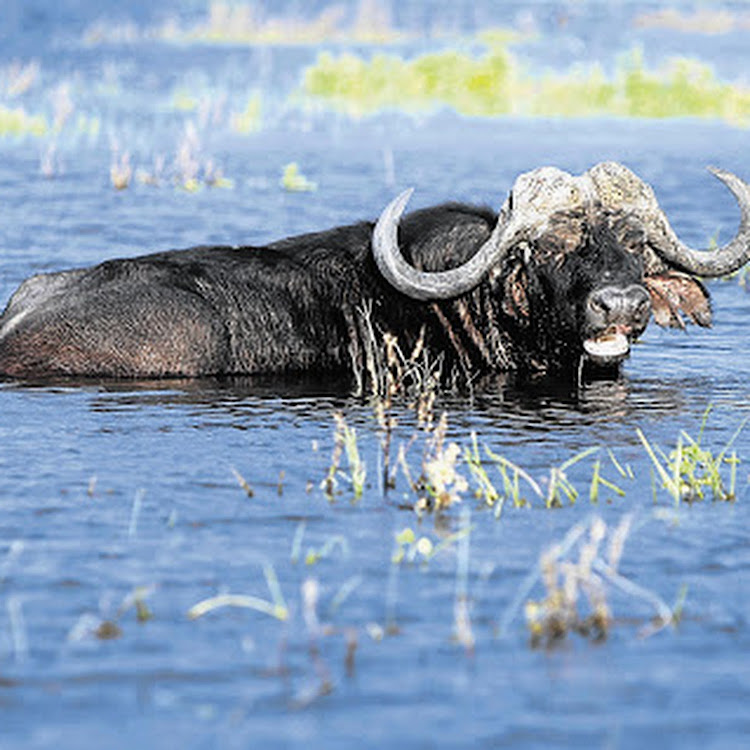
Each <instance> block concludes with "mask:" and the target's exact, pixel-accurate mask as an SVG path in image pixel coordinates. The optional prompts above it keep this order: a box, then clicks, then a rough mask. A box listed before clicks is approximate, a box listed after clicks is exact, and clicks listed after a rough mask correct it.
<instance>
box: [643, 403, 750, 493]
mask: <svg viewBox="0 0 750 750" xmlns="http://www.w3.org/2000/svg"><path fill="white" fill-rule="evenodd" d="M710 412H711V407H710V406H709V407H708V408H707V409H706V411H705V413H704V415H703V420H702V422H701V427H700V432H699V433H698V437H697V439H694V438H693V437H691V436H690V435H689V434H688V433H687V432H685V430H681V431H680V434H679V435H678V437H677V445H676V446H675V448H674V449H673V450H672V451H670V452H669V453H668V454H666V453H664V451H662V450H661V449H660V448H659V447H658V446H655V445H652V443H651V442H649V440H648V439H647V438H646V436H645V435H644V433H643V431H642V430H641V429H640V428H638V429H637V430H636V433H637V434H638V438H639V440H640V441H641V443H642V444H643V447H644V448H645V449H646V452H647V453H648V456H649V458H650V459H651V462H652V464H653V466H654V469H655V471H656V474H657V476H658V478H659V480H660V481H661V486H662V487H663V488H664V489H666V490H667V492H668V493H669V494H670V495H671V497H672V499H673V500H674V502H675V503H679V502H681V501H686V502H695V501H698V500H704V499H705V498H706V496H707V494H710V496H711V497H712V498H713V499H714V500H728V501H732V500H735V499H736V485H737V465H738V464H739V458H738V457H737V453H736V451H732V453H731V454H729V450H730V448H731V447H732V445H733V444H734V442H735V440H736V439H737V438H738V437H739V435H740V433H741V432H742V430H743V429H744V427H745V425H746V424H747V422H748V420H750V417H747V418H745V419H744V420H743V421H742V422H741V423H740V425H739V427H738V428H737V429H736V430H735V432H734V433H733V435H732V436H731V437H730V438H729V440H728V441H727V443H726V444H725V445H724V447H723V448H722V449H721V451H719V453H718V454H716V455H714V453H713V452H712V451H711V450H709V449H708V448H705V447H704V446H703V445H702V444H701V443H702V439H703V432H704V430H705V427H706V421H707V420H708V415H709V414H710ZM728 454H729V455H728ZM726 466H728V467H729V479H728V480H726V479H725V478H724V477H723V476H722V469H723V468H724V467H726Z"/></svg>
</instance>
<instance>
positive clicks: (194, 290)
mask: <svg viewBox="0 0 750 750" xmlns="http://www.w3.org/2000/svg"><path fill="white" fill-rule="evenodd" d="M719 176H720V177H721V179H722V180H724V181H725V182H726V183H727V185H728V186H729V187H730V189H731V190H732V192H733V193H734V194H735V196H736V197H737V199H738V202H739V203H740V206H741V209H742V212H743V220H742V225H741V227H740V231H739V233H738V235H737V237H736V238H735V239H734V240H733V241H732V243H730V244H729V245H728V246H727V247H725V248H721V249H720V250H718V251H716V252H715V253H714V254H713V256H711V257H713V258H714V265H713V266H711V265H710V263H709V266H706V265H705V264H706V262H707V261H706V260H705V259H706V258H708V257H709V254H708V253H697V254H695V253H694V251H692V250H690V249H689V248H685V247H684V246H682V245H681V244H680V245H675V244H674V243H675V242H679V241H677V240H676V238H674V236H673V233H671V230H670V229H669V226H668V224H667V223H666V219H665V218H662V217H663V214H660V213H659V212H658V206H657V207H656V208H654V206H656V203H655V198H653V193H652V192H650V188H648V186H646V185H645V184H644V183H642V182H641V181H640V180H638V178H637V177H635V175H633V174H632V173H631V172H629V171H628V170H627V169H626V168H625V167H622V166H621V165H617V164H613V163H606V164H603V165H597V167H594V168H593V169H592V170H589V172H587V173H586V174H585V175H583V176H581V177H571V176H570V175H567V174H566V173H564V172H560V171H559V170H554V169H552V168H542V169H540V170H535V171H534V172H531V173H528V174H526V175H522V176H521V177H519V179H518V180H517V181H516V184H515V186H514V188H513V191H512V192H511V195H510V197H509V199H508V201H506V203H505V205H504V206H503V208H502V210H501V211H500V212H499V214H496V213H494V212H492V211H490V210H487V209H483V208H477V207H472V206H466V205H461V204H445V205H442V206H437V207H434V208H430V209H424V210H421V211H416V212H414V213H411V214H409V215H407V216H406V217H405V218H404V220H403V221H401V219H400V217H401V212H402V211H403V208H404V205H405V202H406V198H407V197H408V195H402V196H400V197H399V199H397V200H396V201H394V202H393V204H391V206H389V207H388V208H387V209H386V211H385V212H384V213H383V215H382V216H381V218H380V220H379V222H378V223H377V225H375V224H372V223H369V222H361V223H358V224H354V225H351V226H346V227H339V228H335V229H331V230H328V231H324V232H319V233H315V234H308V235H303V236H300V237H294V238H289V239H286V240H281V241H279V242H276V243H272V244H271V245H268V246H265V247H236V248H235V247H196V248H191V249H188V250H177V251H169V252H163V253H157V254H153V255H146V256H141V257H138V258H132V259H121V260H111V261H106V262H104V263H102V264H100V265H97V266H94V267H92V268H88V269H80V270H72V271H63V272H60V273H55V274H44V275H40V276H36V277H33V278H31V279H29V280H27V281H26V282H24V283H23V284H22V285H21V287H19V289H18V291H17V292H16V293H15V294H14V295H13V297H12V298H11V300H10V302H9V303H8V306H7V308H6V310H5V312H4V313H3V315H2V317H0V374H2V375H5V376H11V377H45V376H50V375H76V376H96V377H167V376H170V377H174V376H177V377H194V376H201V375H232V374H252V373H275V372H279V373H280V372H301V371H309V370H316V371H325V370H327V371H332V370H335V371H349V372H353V373H354V374H355V375H356V376H357V377H361V374H362V373H363V372H364V371H365V369H366V361H365V360H366V358H367V353H368V351H370V349H371V347H372V344H373V337H375V338H377V337H379V335H380V334H381V333H385V332H389V333H391V334H393V335H395V336H396V337H397V338H398V340H399V343H400V345H401V347H402V349H404V350H405V351H410V350H411V348H412V347H413V346H414V345H415V344H416V342H417V341H420V342H423V344H424V345H425V346H426V347H427V348H428V349H429V350H430V351H431V352H433V353H434V354H439V355H440V356H442V357H443V358H444V359H445V361H446V363H447V365H448V366H449V367H451V368H456V369H459V370H462V371H463V372H465V373H469V374H473V373H475V372H491V371H503V372H507V371H517V372H521V373H550V372H558V373H564V372H573V371H575V370H576V368H577V367H579V365H580V364H581V362H584V361H585V362H590V363H593V364H594V365H596V366H604V367H607V368H611V367H612V366H614V367H616V366H617V365H618V364H619V362H620V361H621V360H622V359H623V358H624V357H625V356H627V354H628V352H629V346H630V342H631V341H632V340H633V339H634V338H636V337H637V336H638V335H640V333H641V332H642V331H643V330H644V329H645V327H646V325H647V324H648V321H649V319H650V317H651V315H652V311H653V315H654V317H655V319H656V321H657V322H658V323H660V324H662V325H682V315H681V313H682V314H686V315H687V317H688V318H689V319H691V320H693V321H694V322H697V323H699V324H701V325H708V324H709V323H710V308H709V305H708V296H707V294H706V292H705V290H704V288H703V287H702V285H701V284H700V282H699V281H697V280H695V279H694V278H692V277H691V273H693V272H694V271H693V269H692V268H691V264H693V265H694V266H695V264H696V263H697V264H698V266H700V268H699V271H698V272H700V273H702V274H703V275H720V274H723V273H726V272H727V268H729V267H730V266H736V267H740V266H741V265H742V264H744V262H745V261H746V260H747V256H748V254H750V189H749V188H748V187H747V185H745V183H743V182H742V181H741V180H739V179H738V178H736V177H734V176H733V175H727V173H721V174H720V175H719ZM613 196H614V197H613ZM652 203H653V205H652ZM644 206H645V208H644ZM691 253H692V254H693V255H691ZM402 254H403V255H402ZM700 264H703V265H700ZM696 267H697V266H696ZM712 269H713V271H715V272H716V273H712ZM707 270H708V273H707V274H706V271H707Z"/></svg>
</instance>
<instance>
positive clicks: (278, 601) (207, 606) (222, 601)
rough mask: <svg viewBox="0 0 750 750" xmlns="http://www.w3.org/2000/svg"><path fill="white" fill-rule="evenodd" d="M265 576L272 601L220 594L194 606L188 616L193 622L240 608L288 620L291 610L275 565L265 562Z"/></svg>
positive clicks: (240, 595) (243, 595)
mask: <svg viewBox="0 0 750 750" xmlns="http://www.w3.org/2000/svg"><path fill="white" fill-rule="evenodd" d="M262 567H263V576H264V578H265V579H266V585H267V586H268V590H269V592H270V594H271V599H270V600H268V599H262V598H260V597H257V596H254V595H250V594H219V595H217V596H211V597H208V598H207V599H201V601H199V602H197V603H196V604H194V605H193V606H192V607H190V609H189V610H188V613H187V616H188V618H189V619H191V620H196V619H198V618H199V617H203V616H204V615H207V614H208V613H209V612H213V611H214V610H217V609H221V608H223V607H240V608H243V609H252V610H255V611H256V612H261V613H262V614H266V615H269V616H270V617H275V618H276V619H277V620H286V619H287V618H288V617H289V608H288V607H287V605H286V602H285V601H284V596H283V594H282V593H281V586H280V585H279V579H278V577H277V575H276V571H275V570H274V567H273V565H271V563H270V562H264V563H263V564H262Z"/></svg>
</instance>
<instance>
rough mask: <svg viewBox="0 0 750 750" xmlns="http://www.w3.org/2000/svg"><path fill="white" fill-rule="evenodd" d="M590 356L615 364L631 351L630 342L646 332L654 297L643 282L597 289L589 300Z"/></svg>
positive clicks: (586, 345)
mask: <svg viewBox="0 0 750 750" xmlns="http://www.w3.org/2000/svg"><path fill="white" fill-rule="evenodd" d="M585 314H586V323H585V326H584V329H585V339H584V342H583V349H584V352H585V353H586V356H587V357H588V359H590V360H591V361H593V362H595V363H597V364H604V365H607V364H612V363H614V362H617V361H619V360H621V359H624V358H625V357H626V356H627V355H628V354H629V352H630V343H631V342H632V341H633V340H635V339H636V338H638V336H640V335H641V333H643V331H644V330H645V328H646V326H647V325H648V321H649V318H650V317H651V297H650V295H649V293H648V291H647V290H646V289H645V287H643V286H641V285H640V284H629V285H627V286H617V285H608V286H604V287H600V288H599V289H595V290H594V291H593V292H591V293H590V294H589V297H588V299H587V301H586V313H585Z"/></svg>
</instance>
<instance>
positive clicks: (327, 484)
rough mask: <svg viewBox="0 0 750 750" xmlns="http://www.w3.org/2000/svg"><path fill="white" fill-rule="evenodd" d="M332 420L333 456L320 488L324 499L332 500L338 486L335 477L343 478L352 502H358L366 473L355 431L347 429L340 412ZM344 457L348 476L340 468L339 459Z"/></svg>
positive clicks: (347, 426)
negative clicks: (333, 427) (352, 495)
mask: <svg viewBox="0 0 750 750" xmlns="http://www.w3.org/2000/svg"><path fill="white" fill-rule="evenodd" d="M333 418H334V421H335V423H336V430H335V432H334V445H333V454H332V455H331V465H330V466H329V468H328V472H327V474H326V477H325V479H324V480H323V481H322V482H321V487H322V488H323V490H324V491H325V494H326V497H327V498H328V499H329V500H333V499H334V497H335V494H336V487H337V485H338V482H337V477H340V478H343V479H345V480H346V481H347V482H349V484H350V485H351V488H352V492H353V493H354V500H359V499H360V498H361V497H362V492H363V491H364V486H365V479H366V477H367V471H366V469H365V464H364V462H363V461H362V459H361V457H360V455H359V448H358V447H357V431H356V429H354V428H353V427H349V425H348V424H347V423H346V419H344V415H343V414H342V413H341V412H336V413H335V414H334V415H333ZM344 455H346V458H347V462H348V468H349V473H348V474H347V473H345V472H344V471H342V470H341V468H340V466H341V459H342V457H343V456H344Z"/></svg>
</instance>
